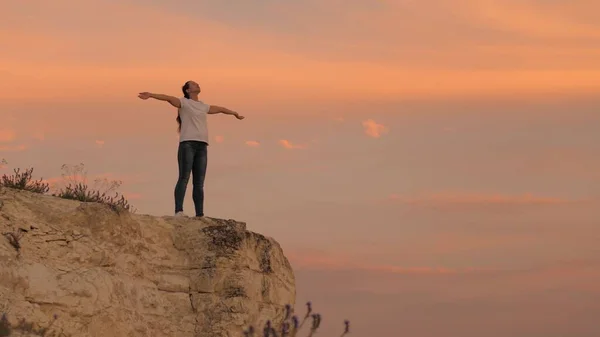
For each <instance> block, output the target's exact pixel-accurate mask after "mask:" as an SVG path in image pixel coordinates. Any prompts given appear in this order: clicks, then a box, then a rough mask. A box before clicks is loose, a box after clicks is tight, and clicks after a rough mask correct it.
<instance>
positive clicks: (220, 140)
mask: <svg viewBox="0 0 600 337" xmlns="http://www.w3.org/2000/svg"><path fill="white" fill-rule="evenodd" d="M224 140H225V137H223V136H215V142H217V143H223V141H224Z"/></svg>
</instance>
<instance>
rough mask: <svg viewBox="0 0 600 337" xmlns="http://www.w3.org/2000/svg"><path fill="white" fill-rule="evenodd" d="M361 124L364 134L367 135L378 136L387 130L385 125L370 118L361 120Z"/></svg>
mask: <svg viewBox="0 0 600 337" xmlns="http://www.w3.org/2000/svg"><path fill="white" fill-rule="evenodd" d="M362 125H363V128H364V131H365V134H366V135H367V136H369V137H373V138H379V137H381V136H382V135H383V134H386V133H387V132H388V128H387V127H386V126H385V125H383V124H379V123H377V122H375V121H374V120H372V119H367V120H366V121H363V122H362Z"/></svg>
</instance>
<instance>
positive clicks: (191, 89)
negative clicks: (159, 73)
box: [181, 81, 200, 98]
mask: <svg viewBox="0 0 600 337" xmlns="http://www.w3.org/2000/svg"><path fill="white" fill-rule="evenodd" d="M181 91H182V92H183V97H185V98H191V96H193V95H196V96H197V95H198V94H199V93H200V85H199V84H198V83H196V82H194V81H187V82H185V83H184V84H183V86H182V87H181Z"/></svg>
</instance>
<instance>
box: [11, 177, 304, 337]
mask: <svg viewBox="0 0 600 337" xmlns="http://www.w3.org/2000/svg"><path fill="white" fill-rule="evenodd" d="M0 232H2V233H6V235H3V237H0V313H2V312H6V313H7V316H8V319H9V321H11V322H16V321H18V320H20V319H21V318H26V319H27V320H29V321H33V322H35V323H37V324H41V325H44V324H48V323H49V322H51V321H52V320H53V315H55V314H56V315H58V319H57V320H56V321H55V322H54V323H53V326H52V328H53V329H55V330H57V331H60V330H61V329H62V330H63V331H64V332H65V333H66V334H71V335H72V336H78V337H106V336H111V337H121V336H122V337H125V336H152V337H159V336H173V337H175V336H176V337H186V336H197V337H221V336H228V337H234V336H243V333H242V330H243V329H244V328H246V327H247V326H248V325H254V326H255V327H262V326H263V324H264V323H265V322H266V320H273V321H274V322H275V323H276V324H278V322H280V321H281V319H282V318H283V315H284V310H285V308H284V306H285V305H286V304H291V305H292V306H293V305H294V302H295V295H296V290H295V280H294V275H293V272H292V268H291V266H290V264H289V262H288V260H287V259H286V257H285V256H284V254H283V251H282V249H281V247H280V246H279V244H278V243H277V242H276V241H274V240H273V239H271V238H267V237H265V236H263V235H260V234H257V233H253V232H251V231H248V230H246V225H245V224H244V223H241V222H236V221H233V220H222V219H212V218H205V219H201V220H197V219H192V218H175V217H153V216H149V215H136V214H130V213H127V212H118V211H115V210H113V209H111V208H110V207H108V206H106V205H102V204H96V203H81V202H78V201H71V200H64V199H60V198H56V197H52V196H49V195H40V194H34V193H30V192H25V191H18V190H13V189H8V188H3V189H2V190H0ZM11 241H13V242H12V244H11ZM14 241H18V244H15V242H14ZM16 246H17V247H18V249H16Z"/></svg>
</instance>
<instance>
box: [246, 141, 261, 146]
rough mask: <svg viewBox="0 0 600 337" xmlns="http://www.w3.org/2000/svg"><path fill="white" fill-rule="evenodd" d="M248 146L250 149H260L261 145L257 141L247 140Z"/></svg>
mask: <svg viewBox="0 0 600 337" xmlns="http://www.w3.org/2000/svg"><path fill="white" fill-rule="evenodd" d="M246 145H248V146H250V147H258V146H260V143H259V142H257V141H255V140H247V141H246Z"/></svg>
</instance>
